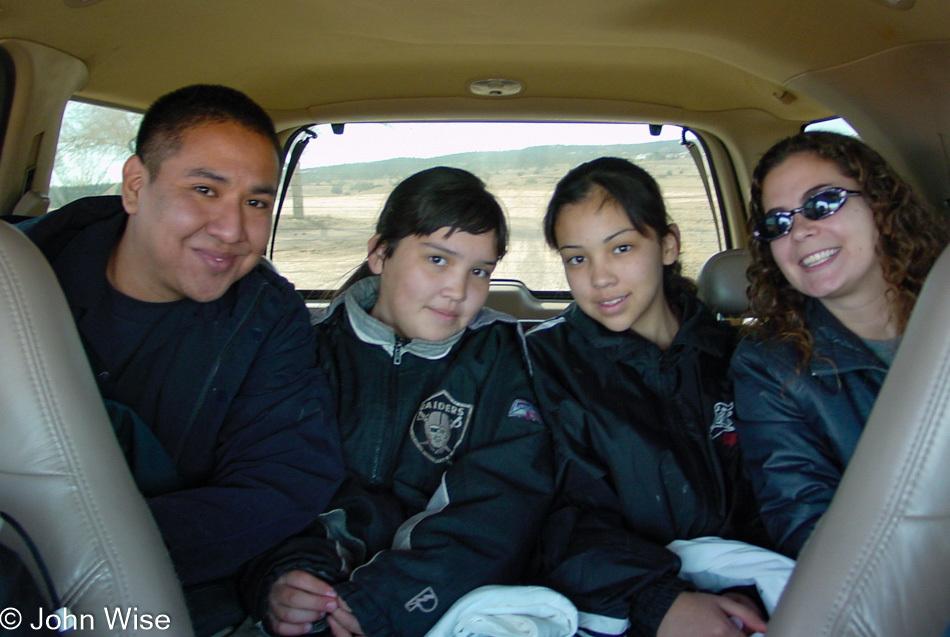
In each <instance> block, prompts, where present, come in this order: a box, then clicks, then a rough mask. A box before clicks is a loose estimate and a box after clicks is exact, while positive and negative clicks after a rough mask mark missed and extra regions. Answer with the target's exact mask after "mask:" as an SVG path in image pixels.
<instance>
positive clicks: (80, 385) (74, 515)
mask: <svg viewBox="0 0 950 637" xmlns="http://www.w3.org/2000/svg"><path fill="white" fill-rule="evenodd" d="M0 435H2V439H0V510H3V511H5V512H7V513H9V514H10V515H12V516H13V517H14V518H16V519H17V520H18V521H19V522H20V524H21V525H22V526H23V527H24V528H25V529H26V531H27V532H28V533H29V535H30V536H31V537H32V539H33V541H34V542H35V543H36V545H37V546H38V548H39V552H40V554H41V556H42V557H43V559H44V561H45V563H46V565H47V566H48V568H49V571H50V573H51V575H52V580H53V583H54V585H55V587H56V590H57V592H58V594H59V596H60V597H61V598H62V600H63V602H64V604H65V605H66V606H67V607H68V608H69V610H70V611H71V613H73V614H74V615H76V616H77V617H83V616H86V615H88V616H91V618H92V625H93V626H94V629H93V630H89V628H90V623H88V622H87V623H86V624H85V625H84V628H85V630H82V631H77V632H76V634H81V635H110V634H114V635H119V634H121V635H139V634H145V633H149V634H155V635H163V636H169V637H170V636H175V637H177V636H187V635H191V634H192V630H191V623H190V620H189V618H188V613H187V610H186V608H185V603H184V599H183V597H182V593H181V589H180V587H179V585H178V580H177V578H176V577H175V574H174V571H173V569H172V565H171V561H170V559H169V557H168V553H167V552H166V550H165V547H164V544H163V543H162V539H161V536H160V535H159V532H158V529H157V527H156V526H155V523H154V521H153V519H152V517H151V514H150V513H149V510H148V507H147V506H146V504H145V501H144V500H143V499H142V497H141V496H140V495H139V493H138V490H137V489H136V487H135V485H134V483H133V481H132V477H131V475H130V473H129V471H128V469H127V468H126V463H125V460H124V458H123V457H122V454H121V452H120V450H119V448H118V445H117V444H116V442H115V437H114V435H113V433H112V429H111V427H110V424H109V421H108V417H107V416H106V412H105V408H104V407H103V404H102V401H101V400H100V398H99V393H98V390H97V388H96V385H95V382H94V380H93V377H92V373H91V371H90V368H89V365H88V363H87V361H86V357H85V354H84V352H83V348H82V346H81V344H80V341H79V337H78V335H77V333H76V329H75V326H74V324H73V320H72V316H71V314H70V311H69V308H68V307H67V305H66V300H65V298H64V297H63V294H62V292H61V291H60V288H59V285H58V284H57V281H56V278H55V275H54V274H53V272H52V270H51V269H50V267H49V265H48V264H47V262H46V260H45V259H44V258H43V256H42V254H41V253H40V252H39V250H38V249H37V248H36V247H35V246H34V245H33V244H32V243H31V242H30V241H29V240H28V239H27V238H26V237H25V236H23V234H22V233H20V232H19V231H18V230H16V229H15V228H13V227H12V226H10V225H8V224H6V223H0ZM8 526H9V525H7V528H4V529H3V531H2V533H0V541H2V542H3V543H4V544H6V545H7V546H10V547H12V548H14V549H16V550H17V551H18V552H19V553H20V555H21V557H22V558H23V560H24V561H25V562H26V563H27V564H31V565H32V564H33V560H32V559H31V557H30V555H29V553H28V551H26V549H25V547H24V546H23V544H22V543H21V542H20V541H19V538H18V537H17V536H16V535H15V534H13V533H12V532H11V529H9V528H8ZM34 578H35V579H36V581H37V582H41V581H42V580H41V578H40V576H39V575H38V574H37V573H36V572H34ZM115 609H119V610H120V612H122V613H127V612H129V611H130V609H131V613H132V614H133V615H134V616H136V617H138V618H142V617H144V616H145V615H146V614H149V615H151V616H152V617H153V618H155V617H156V616H158V615H167V616H168V618H169V620H170V627H168V628H167V629H165V630H158V629H154V630H151V631H149V630H145V629H143V628H142V627H141V623H140V626H139V628H138V629H136V628H134V627H133V626H131V625H130V626H127V627H126V628H125V629H118V628H117V629H113V630H110V629H109V626H108V622H107V620H106V617H105V613H106V612H114V610H115ZM130 617H131V616H130Z"/></svg>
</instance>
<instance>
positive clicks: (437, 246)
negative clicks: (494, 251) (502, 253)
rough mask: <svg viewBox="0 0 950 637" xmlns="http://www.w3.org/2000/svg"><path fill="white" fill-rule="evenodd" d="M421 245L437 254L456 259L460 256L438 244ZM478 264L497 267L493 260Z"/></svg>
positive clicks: (496, 262)
mask: <svg viewBox="0 0 950 637" xmlns="http://www.w3.org/2000/svg"><path fill="white" fill-rule="evenodd" d="M422 245H424V246H426V247H427V248H432V249H433V250H438V251H439V252H444V253H446V254H448V255H450V256H453V257H456V258H457V257H460V256H462V255H460V254H459V253H458V252H456V251H455V250H451V249H449V248H446V247H445V246H442V245H439V244H438V243H432V242H431V241H423V242H422ZM479 263H482V264H484V265H490V266H496V265H498V259H495V260H494V261H480V262H479Z"/></svg>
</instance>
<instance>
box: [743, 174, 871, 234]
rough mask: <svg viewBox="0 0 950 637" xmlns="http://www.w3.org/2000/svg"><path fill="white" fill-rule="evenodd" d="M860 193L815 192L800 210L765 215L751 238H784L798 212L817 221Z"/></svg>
mask: <svg viewBox="0 0 950 637" xmlns="http://www.w3.org/2000/svg"><path fill="white" fill-rule="evenodd" d="M860 196H861V193H860V192H858V191H857V190H848V189H847V188H838V187H835V188H826V189H825V190H822V191H820V192H816V193H815V194H813V195H812V196H811V197H809V198H808V199H806V200H805V203H803V204H802V206H801V207H800V208H795V209H794V210H775V211H772V212H770V213H769V214H767V215H765V219H763V220H762V222H761V223H757V224H756V225H755V229H754V230H753V231H752V236H753V237H755V238H756V239H758V240H759V241H765V242H768V241H775V240H776V239H778V238H779V237H784V236H785V235H787V234H788V233H789V232H790V231H791V229H792V221H793V217H794V216H795V215H797V214H798V213H799V212H800V213H802V214H803V215H804V216H805V218H806V219H811V220H812V221H818V220H819V219H824V218H825V217H830V216H831V215H833V214H835V213H836V212H838V210H840V209H841V206H843V205H844V203H845V202H846V201H847V200H848V197H860Z"/></svg>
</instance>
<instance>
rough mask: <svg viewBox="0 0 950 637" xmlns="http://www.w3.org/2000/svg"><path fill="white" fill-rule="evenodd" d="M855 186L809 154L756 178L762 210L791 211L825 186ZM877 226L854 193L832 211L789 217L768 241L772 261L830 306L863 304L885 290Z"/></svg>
mask: <svg viewBox="0 0 950 637" xmlns="http://www.w3.org/2000/svg"><path fill="white" fill-rule="evenodd" d="M832 186H837V187H840V188H846V189H848V190H860V184H859V183H858V182H857V181H856V180H854V179H851V178H849V177H846V176H844V175H843V174H842V173H841V171H840V170H839V169H838V167H837V165H835V163H834V162H832V161H830V160H827V159H823V158H821V157H819V156H817V155H815V154H813V153H797V154H795V155H792V156H791V157H789V158H788V159H786V160H785V161H783V162H782V163H781V164H779V165H778V166H776V167H775V168H774V169H772V171H771V172H770V173H769V174H768V175H767V176H766V177H765V179H764V180H763V182H762V208H763V210H765V213H766V214H769V213H770V212H772V211H775V210H792V209H794V208H798V207H799V206H801V205H802V204H803V203H804V202H805V200H806V199H808V197H810V196H811V195H813V194H815V193H816V192H818V191H820V190H823V189H825V188H828V187H832ZM878 236H879V231H878V229H877V225H876V224H875V222H874V213H873V211H872V210H871V208H870V206H869V205H868V203H867V202H866V201H865V200H864V198H863V197H860V196H852V197H849V198H848V200H847V201H846V202H845V204H844V205H843V206H842V207H841V208H840V209H839V210H838V211H837V212H836V213H835V214H833V215H831V216H830V217H826V218H824V219H821V220H818V221H812V220H811V219H808V218H806V217H805V216H804V215H801V214H797V215H795V216H794V220H793V224H792V229H791V231H790V232H789V233H788V234H787V235H785V236H783V237H780V238H778V239H776V240H774V241H772V242H771V243H770V244H769V247H770V248H771V250H772V256H773V258H774V259H775V262H776V264H777V265H778V267H779V269H780V270H781V271H782V274H784V275H785V278H786V279H788V282H789V283H790V284H791V285H792V287H794V288H795V289H796V290H798V291H799V292H801V293H802V294H804V295H806V296H810V297H814V298H817V299H819V300H820V301H821V302H822V303H823V304H824V305H825V306H826V307H828V308H829V309H831V310H834V309H835V308H842V309H848V308H850V309H853V308H856V307H861V306H865V305H867V304H869V303H871V302H873V301H875V300H877V299H879V297H880V295H883V294H885V293H886V290H887V283H886V282H885V280H884V274H883V271H882V269H881V259H880V257H879V256H878V254H877V252H876V246H877V242H878Z"/></svg>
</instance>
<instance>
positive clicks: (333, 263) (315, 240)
mask: <svg viewBox="0 0 950 637" xmlns="http://www.w3.org/2000/svg"><path fill="white" fill-rule="evenodd" d="M641 165H643V167H644V168H646V170H648V171H650V173H651V174H652V175H654V176H655V177H656V178H657V181H658V182H659V184H660V188H661V189H662V191H663V193H664V196H665V198H666V202H667V208H668V210H669V212H670V215H671V216H672V218H673V220H674V221H675V222H676V223H677V224H679V227H680V231H681V233H682V237H683V254H682V257H681V260H682V262H683V265H684V270H685V271H686V273H687V274H688V275H689V276H695V275H696V274H697V272H698V271H699V268H700V267H701V266H702V264H703V263H704V262H705V260H706V259H707V258H708V257H709V256H710V255H712V254H713V253H715V252H717V251H719V250H720V249H721V248H720V247H719V244H718V241H717V233H716V227H715V225H714V222H713V215H712V214H711V213H710V210H709V204H708V202H707V199H706V193H705V191H704V189H703V185H702V181H701V180H700V179H699V176H698V173H697V170H696V166H695V165H694V164H693V161H692V159H690V158H689V157H680V158H676V159H666V160H655V161H645V162H642V164H641ZM568 168H569V167H568V166H563V167H562V166H552V167H551V168H550V169H549V170H546V171H544V172H534V171H528V172H530V174H526V172H525V171H518V173H519V174H504V173H503V174H500V175H496V176H494V177H493V178H492V180H491V181H490V182H489V183H488V187H489V190H491V191H492V192H493V193H494V194H495V195H496V196H497V197H498V198H499V200H500V201H501V202H502V205H503V206H504V208H505V210H506V211H507V213H508V217H509V224H510V234H511V241H510V245H509V251H508V255H507V256H506V257H505V258H504V260H503V261H502V262H501V264H500V266H499V267H498V269H496V270H495V275H494V277H495V278H511V279H520V280H522V281H524V282H525V283H526V284H527V285H528V286H529V287H530V288H531V289H533V290H563V289H566V287H567V284H566V282H565V280H564V273H563V269H562V266H561V263H560V260H559V259H557V258H556V256H555V255H554V254H553V253H552V252H551V250H550V249H549V248H548V247H547V245H545V243H544V239H543V237H542V236H541V219H542V218H543V216H544V210H545V207H546V206H547V202H548V199H549V198H550V196H551V193H552V191H553V190H554V186H555V184H556V182H557V180H558V179H560V178H561V177H562V176H563V175H564V173H565V172H566V171H567V169H568ZM394 185H395V183H391V184H390V183H386V184H375V185H372V184H343V185H340V184H336V185H331V184H316V185H315V184H297V185H296V186H295V187H294V188H292V193H293V195H295V196H294V197H292V196H291V195H290V194H288V197H287V201H285V203H284V212H283V214H282V215H281V219H280V222H279V225H278V232H277V243H276V248H275V251H274V261H275V263H276V265H277V267H278V269H279V270H280V272H281V273H282V274H283V275H284V276H286V277H287V278H289V279H290V280H291V281H293V282H294V284H295V285H296V286H297V288H298V289H302V290H317V289H335V288H336V287H338V286H339V285H340V284H341V283H342V282H343V280H345V279H346V276H347V274H348V273H349V272H350V271H351V270H352V269H354V268H356V267H357V266H359V264H360V263H362V261H363V259H364V258H365V256H366V242H367V241H368V240H369V238H370V237H371V236H372V234H373V227H374V224H375V220H376V216H377V215H378V214H379V211H380V209H381V208H382V206H383V202H384V201H385V199H386V196H387V195H388V194H389V192H390V190H391V189H392V187H393V186H394ZM368 186H372V187H368ZM354 191H357V192H354Z"/></svg>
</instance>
